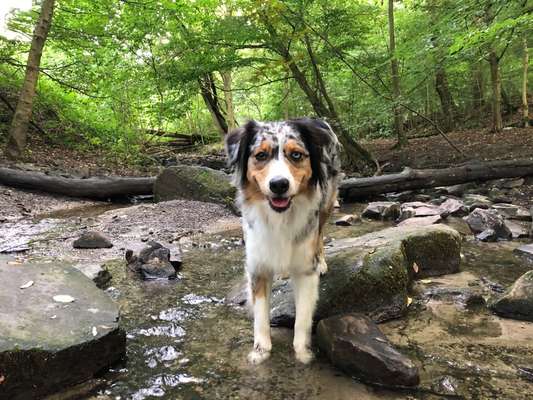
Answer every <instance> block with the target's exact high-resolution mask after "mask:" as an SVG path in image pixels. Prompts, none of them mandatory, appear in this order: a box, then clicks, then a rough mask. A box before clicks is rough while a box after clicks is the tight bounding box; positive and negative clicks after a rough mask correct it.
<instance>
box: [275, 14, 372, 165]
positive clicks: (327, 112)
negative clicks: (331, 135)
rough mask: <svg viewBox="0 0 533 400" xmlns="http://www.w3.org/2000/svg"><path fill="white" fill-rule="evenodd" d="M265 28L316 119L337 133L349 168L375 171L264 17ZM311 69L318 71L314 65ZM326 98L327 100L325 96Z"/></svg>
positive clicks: (367, 156) (369, 154) (370, 157)
mask: <svg viewBox="0 0 533 400" xmlns="http://www.w3.org/2000/svg"><path fill="white" fill-rule="evenodd" d="M265 27H266V28H267V30H268V32H269V34H270V36H271V38H272V42H273V47H274V50H275V51H276V52H277V53H278V54H279V55H280V56H281V57H282V58H283V60H284V61H285V63H286V64H287V66H288V68H289V70H290V71H291V74H292V76H293V78H294V80H295V81H296V83H298V86H299V87H300V89H301V90H302V91H303V92H304V94H305V96H306V97H307V100H308V101H309V103H311V106H312V107H313V110H314V112H315V114H316V115H317V116H318V117H321V118H326V119H328V122H329V123H330V125H331V126H332V128H333V130H334V131H335V132H336V133H337V136H338V138H339V141H340V142H341V144H342V145H343V147H344V152H345V154H346V158H347V161H348V164H349V165H350V166H360V164H361V163H360V162H361V161H363V163H364V166H365V167H367V169H368V168H370V169H375V167H376V161H375V159H374V157H373V156H372V154H371V153H370V152H369V151H368V150H366V149H365V148H364V147H363V146H361V145H360V144H359V143H357V141H355V140H354V139H353V137H352V136H351V135H350V132H349V131H348V129H346V128H345V127H344V126H343V124H342V122H341V121H340V118H339V117H338V115H337V113H336V111H335V109H334V108H333V109H329V108H328V105H326V104H325V103H324V101H322V99H321V98H320V97H319V96H318V95H317V93H316V92H315V91H314V90H313V89H312V87H311V85H310V84H309V81H308V80H307V77H306V76H305V74H304V73H303V72H302V70H301V69H300V68H299V67H298V65H297V64H296V61H295V60H294V58H293V57H292V54H291V53H290V51H289V49H287V48H286V47H285V44H284V43H283V42H282V41H281V40H280V38H279V36H278V34H277V32H276V30H275V29H274V27H273V26H272V25H271V24H270V23H269V22H268V17H267V16H265ZM313 68H317V69H318V66H317V65H316V63H315V65H314V66H313ZM314 72H315V73H316V72H317V71H316V70H315V71H314ZM315 77H316V78H317V80H318V79H319V76H315ZM319 85H320V83H319ZM321 90H324V91H325V87H322V88H321ZM321 93H322V92H321ZM322 95H324V93H322ZM326 97H327V98H328V99H329V97H328V96H327V94H326ZM329 103H330V104H331V105H332V104H333V103H332V102H331V100H329Z"/></svg>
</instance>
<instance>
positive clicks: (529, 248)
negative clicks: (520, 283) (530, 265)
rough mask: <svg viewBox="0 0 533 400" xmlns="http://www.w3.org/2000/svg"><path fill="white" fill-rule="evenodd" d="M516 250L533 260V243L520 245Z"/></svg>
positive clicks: (517, 252)
mask: <svg viewBox="0 0 533 400" xmlns="http://www.w3.org/2000/svg"><path fill="white" fill-rule="evenodd" d="M514 252H515V253H516V254H518V255H521V256H523V257H525V258H526V259H528V260H530V261H533V243H531V244H524V245H522V246H520V247H517V248H516V249H514Z"/></svg>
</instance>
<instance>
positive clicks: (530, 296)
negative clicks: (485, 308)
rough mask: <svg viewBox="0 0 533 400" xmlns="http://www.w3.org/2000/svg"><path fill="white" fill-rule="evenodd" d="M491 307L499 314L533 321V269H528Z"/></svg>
mask: <svg viewBox="0 0 533 400" xmlns="http://www.w3.org/2000/svg"><path fill="white" fill-rule="evenodd" d="M490 308H491V309H492V310H493V311H494V312H495V313H496V314H498V315H500V316H502V317H506V318H513V319H519V320H525V321H533V271H528V272H526V273H525V274H524V275H522V276H521V277H520V278H518V280H517V281H516V282H515V283H514V284H513V286H512V287H511V288H510V289H509V290H508V291H507V292H506V293H505V294H504V295H503V296H502V297H501V298H499V299H497V300H496V301H494V302H493V303H492V304H491V305H490Z"/></svg>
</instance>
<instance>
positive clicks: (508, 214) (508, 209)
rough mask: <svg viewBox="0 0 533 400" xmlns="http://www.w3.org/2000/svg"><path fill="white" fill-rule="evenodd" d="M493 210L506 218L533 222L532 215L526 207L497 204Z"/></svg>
mask: <svg viewBox="0 0 533 400" xmlns="http://www.w3.org/2000/svg"><path fill="white" fill-rule="evenodd" d="M492 208H493V209H494V210H496V211H497V212H498V214H500V215H501V216H502V217H504V218H509V219H515V220H518V221H531V214H530V212H529V211H528V210H527V209H526V208H525V207H522V206H518V205H515V204H505V203H497V204H493V205H492Z"/></svg>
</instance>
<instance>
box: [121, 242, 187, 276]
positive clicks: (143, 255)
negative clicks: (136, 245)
mask: <svg viewBox="0 0 533 400" xmlns="http://www.w3.org/2000/svg"><path fill="white" fill-rule="evenodd" d="M147 244H148V246H147V247H145V248H143V249H142V250H141V251H140V252H139V254H138V255H136V254H134V252H133V250H126V255H125V257H126V261H127V263H128V268H129V269H130V270H132V271H134V272H137V273H139V274H140V275H141V277H142V278H143V279H175V278H176V276H177V275H176V274H177V271H178V269H179V268H180V267H181V255H180V253H179V249H177V248H173V249H169V248H167V247H165V246H163V245H162V244H160V243H158V242H154V241H150V242H148V243H147Z"/></svg>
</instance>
